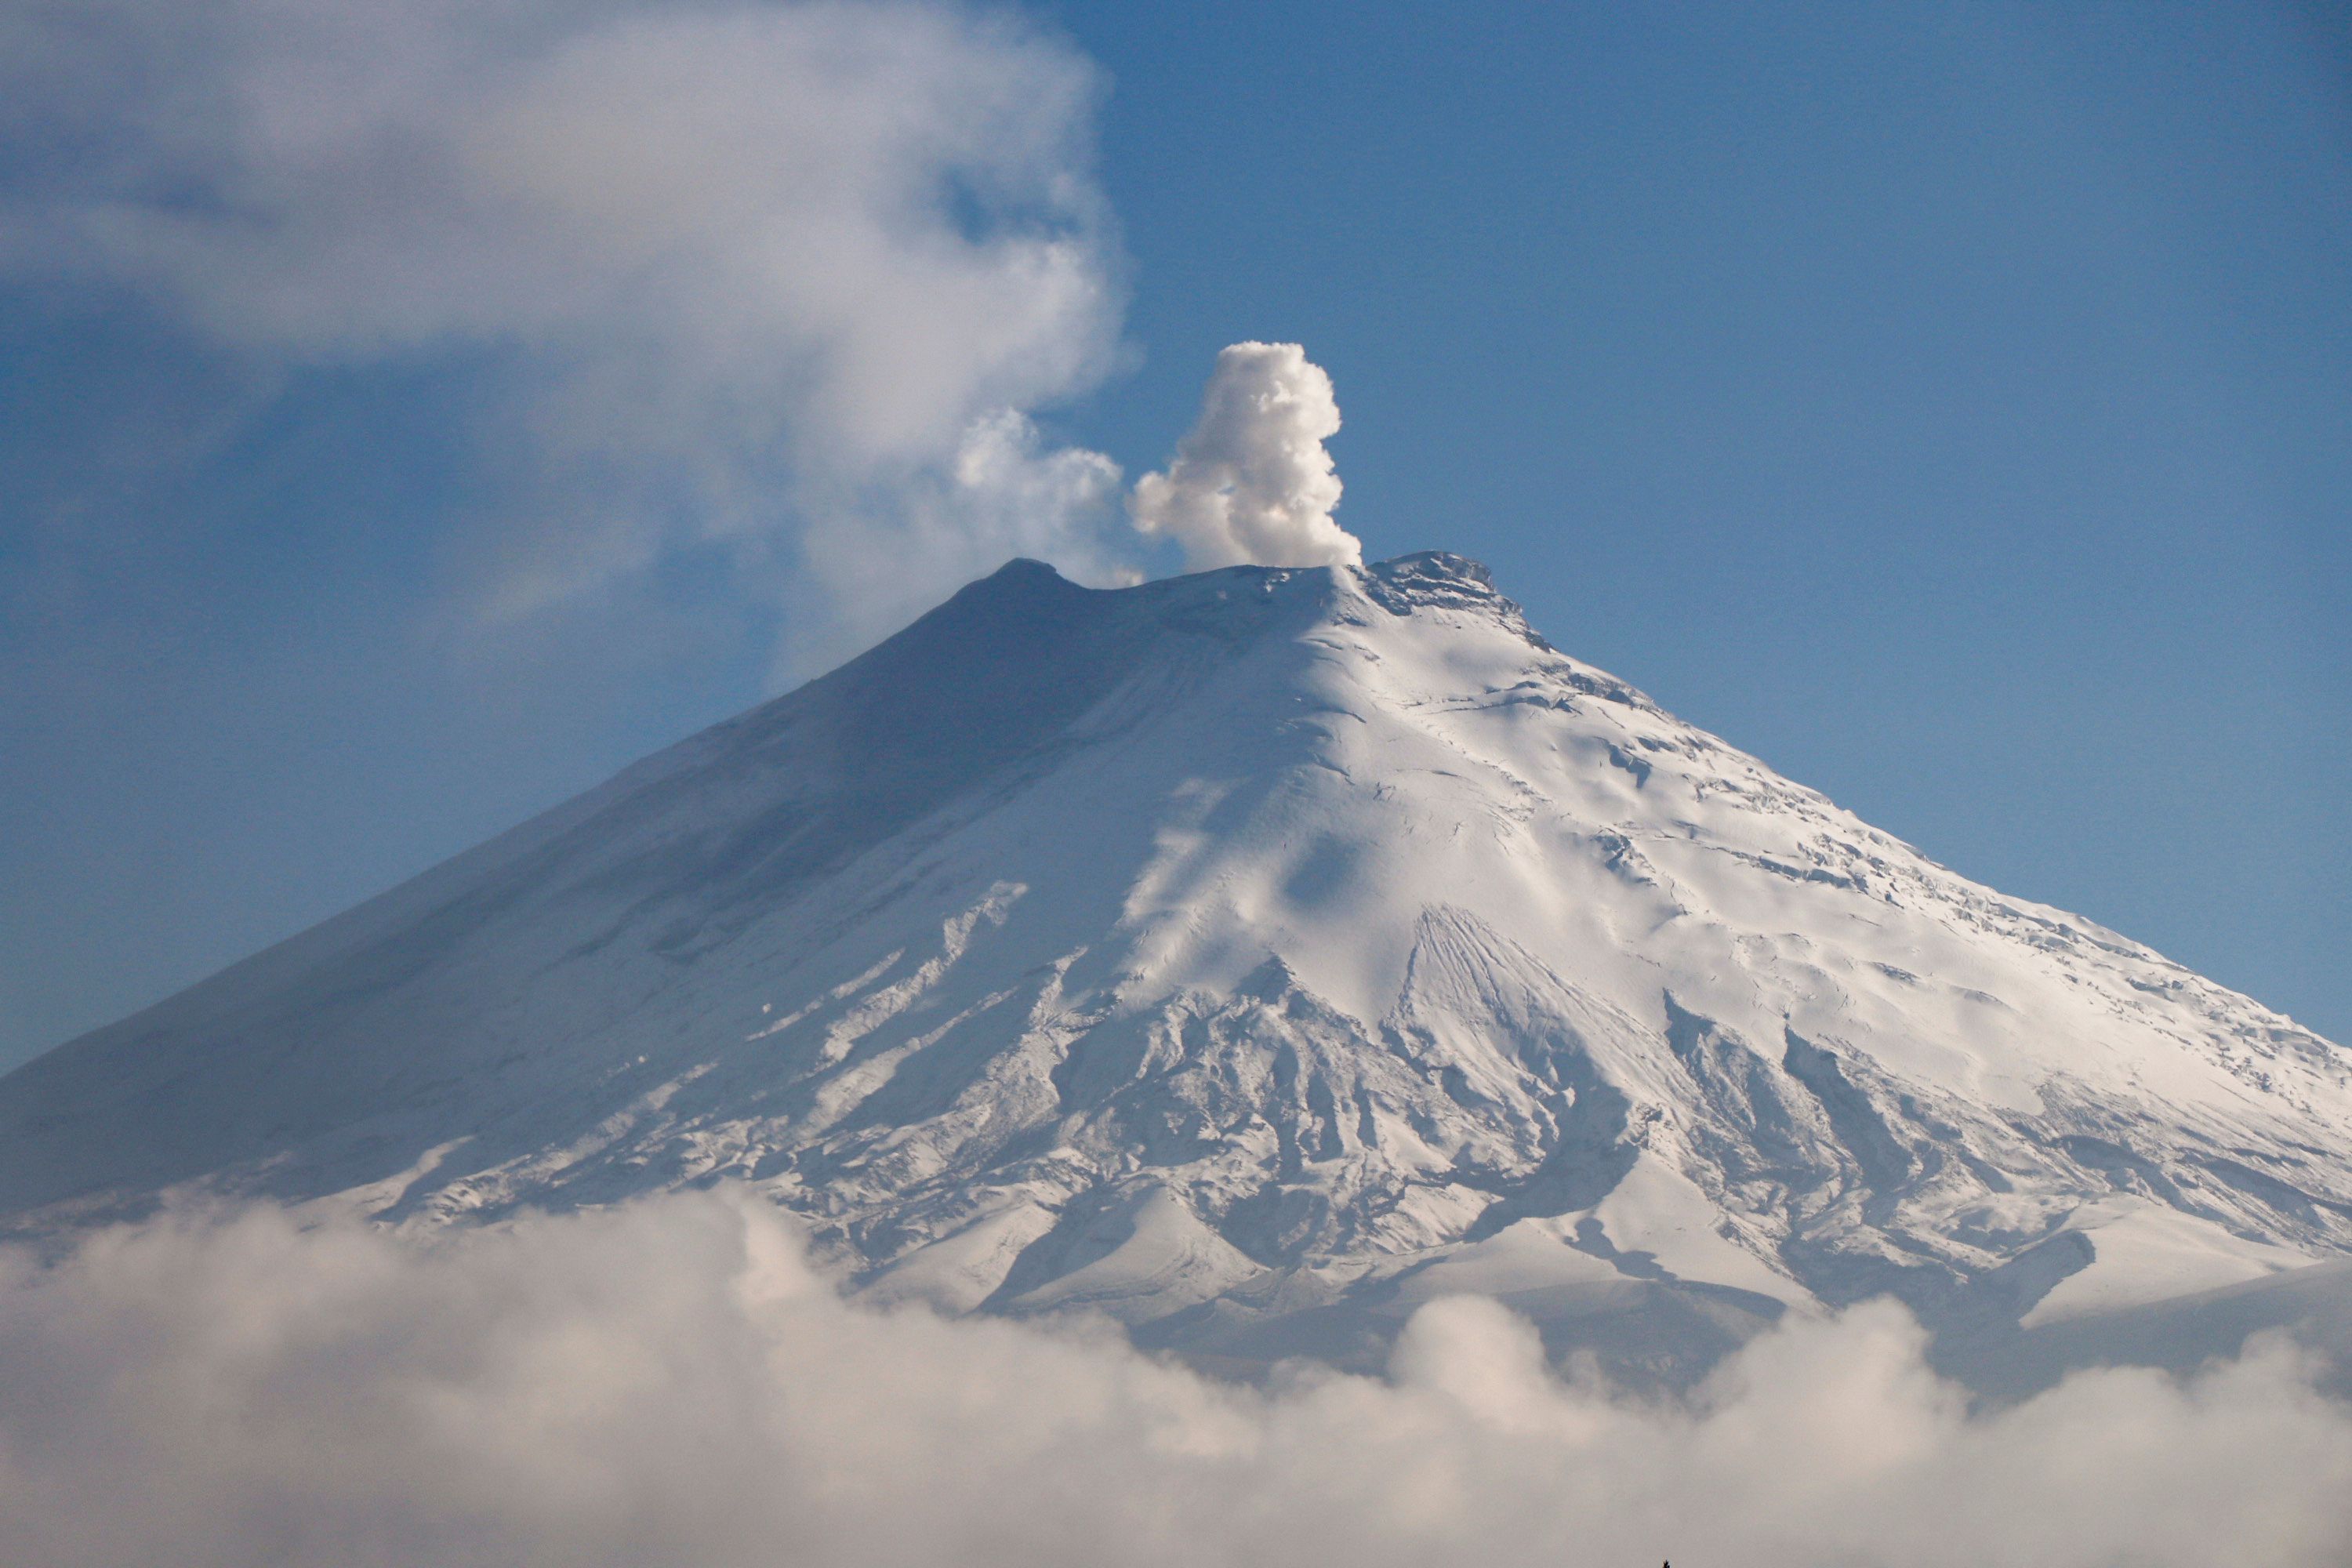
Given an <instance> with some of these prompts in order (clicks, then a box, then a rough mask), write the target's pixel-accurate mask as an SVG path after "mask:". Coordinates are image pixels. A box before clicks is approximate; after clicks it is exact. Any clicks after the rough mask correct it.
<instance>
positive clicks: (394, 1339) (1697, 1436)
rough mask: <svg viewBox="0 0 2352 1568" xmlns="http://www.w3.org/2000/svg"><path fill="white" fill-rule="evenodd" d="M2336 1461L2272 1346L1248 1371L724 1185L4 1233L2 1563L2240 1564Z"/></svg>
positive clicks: (1510, 1359) (1444, 1348) (1916, 1338)
mask: <svg viewBox="0 0 2352 1568" xmlns="http://www.w3.org/2000/svg"><path fill="white" fill-rule="evenodd" d="M2347 1484H2352V1415H2347V1411H2346V1410H2345V1409H2344V1408H2343V1407H2341V1406H2338V1405H2332V1404H2330V1403H2328V1402H2326V1401H2325V1400H2323V1399H2321V1398H2320V1397H2319V1396H2317V1395H2315V1394H2312V1393H2311V1392H2310V1391H2309V1389H2308V1388H2307V1387H2306V1386H2305V1383H2304V1382H2303V1380H2302V1378H2301V1376H2300V1373H2299V1370H2298V1368H2297V1367H2296V1365H2295V1364H2294V1362H2293V1361H2292V1360H2291V1359H2290V1358H2288V1357H2286V1356H2284V1354H2282V1353H2279V1352H2264V1353H2258V1354H2255V1355H2252V1356H2251V1357H2249V1358H2248V1359H2247V1360H2245V1361H2243V1362H2241V1363H2235V1364H2230V1365H2224V1366H2220V1367H2217V1368H2215V1369H2213V1370H2211V1371H2210V1372H2208V1373H2205V1374H2204V1375H2202V1376H2200V1377H2199V1378H2198V1379H2196V1380H2194V1381H2192V1382H2189V1383H2188V1384H2180V1383H2177V1382H2174V1381H2172V1380H2170V1379H2168V1378H2166V1377H2164V1376H2161V1375H2158V1374H2155V1373H2131V1372H2108V1373H2092V1374H2085V1375H2081V1376H2078V1377H2076V1378H2075V1379H2074V1380H2073V1381H2071V1382H2069V1383H2067V1384H2063V1385H2062V1386H2061V1387H2060V1388H2058V1389H2056V1390H2053V1391H2052V1392H2050V1393H2048V1394H2043V1395H2042V1396H2040V1397H2038V1398H2036V1399H2034V1400H2032V1401H2031V1402H2029V1403H2026V1404H2024V1405H2018V1406H2015V1407H2012V1408H2010V1409H2007V1410H2004V1411H2000V1412H1998V1413H1994V1414H1986V1415H1971V1414H1970V1413H1969V1411H1968V1410H1967V1409H1966V1408H1965V1406H1964V1403H1963V1401H1962V1400H1961V1399H1960V1398H1959V1397H1958V1394H1957V1393H1956V1392H1955V1391H1954V1390H1952V1389H1951V1388H1949V1387H1948V1386H1947V1385H1944V1384H1939V1383H1937V1381H1936V1380H1935V1379H1934V1378H1933V1377H1932V1376H1931V1375H1930V1374H1929V1373H1927V1370H1926V1369H1925V1367H1924V1366H1923V1364H1922V1363H1921V1359H1920V1335H1919V1332H1918V1331H1917V1329H1916V1326H1915V1325H1914V1324H1913V1323H1912V1322H1911V1321H1909V1320H1908V1319H1907V1318H1906V1316H1905V1315H1904V1314H1903V1313H1902V1312H1901V1311H1900V1310H1896V1309H1894V1308H1892V1307H1885V1306H1874V1307H1866V1308H1864V1309H1861V1310H1856V1311H1854V1312H1852V1313H1849V1314H1847V1315H1846V1316H1845V1317H1843V1319H1842V1320H1839V1321H1834V1322H1816V1323H1806V1324H1801V1325H1798V1326H1795V1327H1792V1328H1790V1329H1788V1330H1785V1331H1780V1332H1777V1333H1774V1334H1771V1335H1769V1336H1767V1337H1766V1338H1764V1339H1763V1340H1760V1341H1759V1342H1756V1343H1755V1344H1754V1345H1753V1346H1751V1347H1750V1348H1749V1349H1748V1351H1747V1352H1744V1353H1743V1354H1741V1355H1740V1356H1739V1357H1738V1358H1737V1359H1736V1360H1735V1361H1734V1362H1733V1363H1731V1364H1730V1365H1729V1366H1727V1368H1726V1369H1725V1371H1724V1372H1723V1373H1722V1374H1721V1375H1720V1376H1719V1377H1718V1378H1717V1381H1715V1382H1714V1383H1713V1384H1709V1385H1708V1386H1707V1387H1706V1389H1705V1390H1703V1391H1702V1393H1701V1394H1700V1395H1699V1396H1698V1397H1697V1399H1696V1401H1695V1402H1694V1403H1692V1404H1690V1405H1653V1404H1644V1403H1642V1402H1638V1401H1634V1400H1631V1399H1626V1398H1622V1397H1614V1396H1612V1395H1611V1394H1608V1393H1606V1392H1605V1391H1602V1390H1601V1389H1598V1388H1596V1387H1591V1386H1587V1385H1582V1384H1576V1383H1570V1382H1562V1381H1560V1380H1559V1379H1558V1378H1556V1377H1555V1376H1554V1375H1553V1374H1552V1373H1550V1372H1549V1370H1548V1369H1547V1368H1546V1367H1545V1366H1544V1365H1543V1363H1542V1359H1541V1352H1540V1349H1539V1347H1538V1343H1537V1341H1536V1339H1535V1336H1534V1334H1533V1332H1532V1331H1531V1330H1529V1329H1528V1327H1527V1325H1526V1324H1524V1323H1523V1322H1521V1321H1518V1320H1517V1319H1515V1318H1513V1317H1511V1316H1510V1315H1509V1314H1508V1313H1507V1312H1506V1311H1504V1310H1502V1309H1500V1308H1499V1307H1497V1306H1496V1305H1494V1304H1493V1303H1491V1302H1487V1301H1483V1300H1463V1299H1456V1300H1445V1301H1440V1302H1437V1303H1434V1304H1433V1305H1431V1306H1429V1307H1426V1308H1424V1309H1423V1310H1422V1311H1421V1313H1420V1314H1419V1315H1418V1316H1417V1317H1416V1318H1415V1319H1414V1320H1413V1321H1412V1324H1411V1325H1410V1326H1409V1328H1408V1330H1407V1331H1406V1333H1405V1335H1404V1337H1403V1339H1402V1342H1401V1343H1400V1344H1399V1346H1398V1349H1397V1352H1396V1353H1395V1357H1394V1361H1393V1365H1392V1373H1391V1378H1390V1379H1389V1380H1387V1381H1385V1382H1381V1381H1373V1380H1368V1379H1362V1378H1351V1377H1343V1376H1339V1375H1335V1374H1331V1373H1318V1372H1315V1371H1312V1370H1296V1371H1294V1372H1292V1373H1289V1374H1287V1375H1284V1376H1280V1377H1277V1379H1276V1381H1275V1383H1274V1384H1273V1385H1272V1386H1271V1387H1269V1388H1267V1389H1265V1390H1250V1389H1244V1388H1237V1387H1234V1386H1230V1385H1224V1384H1216V1383H1213V1382H1210V1381H1207V1380H1204V1379H1202V1378H1201V1377H1198V1376H1196V1375H1194V1374H1192V1373H1188V1372H1186V1371H1183V1370H1181V1369H1179V1368H1176V1367H1172V1366H1170V1365H1166V1364H1162V1363H1157V1362H1154V1361H1151V1360H1150V1359H1147V1358H1145V1357H1143V1356H1140V1355H1138V1354H1136V1353H1135V1352H1132V1351H1130V1350H1129V1349H1127V1348H1126V1347H1125V1345H1124V1344H1123V1343H1122V1342H1119V1341H1118V1340H1117V1339H1116V1338H1115V1337H1113V1336H1110V1335H1108V1334H1107V1333H1102V1332H1096V1333H1093V1334H1087V1333H1070V1332H1054V1331H1045V1330H1042V1329H1037V1328H1029V1327H1022V1326H1018V1325H1013V1324H1009V1323H1004V1322H999V1321H943V1320H941V1319H939V1318H936V1317H934V1316H931V1315H930V1314H929V1313H927V1312H924V1311H920V1310H893V1311H887V1312H885V1311H877V1310H866V1309H860V1308H857V1307H854V1306H851V1305H847V1304H845V1303H844V1302H843V1301H841V1300H839V1299H837V1298H836V1297H835V1295H834V1294H833V1293H832V1292H831V1291H830V1290H829V1289H827V1288H826V1287H825V1286H824V1283H823V1282H822V1280H820V1279H818V1278H816V1277H815V1276H814V1275H813V1274H812V1273H811V1271H810V1270H809V1269H808V1268H807V1267H806V1266H805V1265H804V1264H803V1262H802V1260H801V1256H800V1253H799V1251H798V1249H797V1248H796V1247H795V1246H794V1245H793V1240H792V1237H791V1233H790V1232H789V1230H788V1229H787V1228H786V1226H785V1225H784V1223H783V1221H782V1219H781V1218H780V1217H779V1216H778V1215H776V1214H775V1213H774V1212H773V1211H772V1210H769V1209H767V1208H765V1207H764V1206H763V1205H759V1204H757V1203H756V1202H754V1201H751V1200H750V1199H748V1198H742V1197H738V1196H734V1195H730V1194H719V1195H712V1194H696V1195H688V1196H677V1197H670V1198H664V1199H657V1200H653V1201H649V1202H646V1203H641V1204H637V1205H631V1206H628V1207H625V1208H622V1209H619V1210H615V1211H612V1212H608V1213H604V1214H593V1215H579V1216H573V1217H566V1218H553V1219H550V1218H526V1219H524V1220H522V1221H520V1222H518V1223H516V1224H513V1225H511V1226H506V1227H504V1228H500V1229H496V1230H480V1231H474V1232H469V1233H465V1234H458V1235H443V1236H440V1237H430V1238H423V1237H405V1238H404V1237H399V1236H396V1235H394V1234H390V1233H387V1232H383V1231H376V1230H369V1229H366V1228H363V1227H362V1226H358V1225H356V1224H354V1223H351V1222H327V1223H320V1221H319V1220H318V1218H317V1217H316V1216H315V1215H297V1214H289V1213H285V1212H280V1211H275V1210H268V1209H263V1210H257V1211H252V1212H248V1213H246V1214H243V1215H238V1216H236V1217H233V1218H231V1219H230V1220H228V1221H227V1222H226V1223H224V1224H220V1225H216V1226H206V1225H200V1224H192V1223H186V1222H181V1221H175V1220H169V1219H167V1220H163V1221H159V1222H156V1223H152V1224H149V1225H146V1226H137V1227H132V1228H129V1229H124V1230H117V1231H113V1232H110V1233H107V1234H104V1235H102V1236H100V1237H98V1238H96V1239H95V1240H93V1241H91V1242H89V1243H88V1244H87V1245H86V1246H84V1247H82V1248H81V1249H80V1250H79V1253H77V1254H76V1255H74V1256H72V1257H71V1258H68V1260H66V1261H64V1262H62V1263H60V1264H58V1265H56V1266H53V1267H44V1266H42V1265H40V1264H37V1262H35V1261H34V1260H33V1259H32V1258H30V1257H29V1256H26V1255H24V1254H21V1253H0V1561H6V1562H10V1563H41V1564H45V1565H52V1568H71V1565H76V1564H84V1563H88V1564H98V1563H107V1564H111V1563H133V1562H149V1563H153V1562H169V1563H175V1564H181V1565H185V1568H204V1565H207V1564H216V1563H217V1564H227V1563H255V1562H264V1561H266V1562H272V1563H293V1564H303V1563H337V1564H366V1563H411V1562H432V1563H441V1564H456V1565H461V1564H471V1563H566V1564H598V1563H616V1564H617V1563H630V1564H646V1563H697V1564H712V1565H724V1564H733V1563H744V1564H751V1563H761V1564H773V1563H794V1564H797V1565H802V1568H830V1565H835V1564H838V1565H840V1568H851V1565H856V1568H869V1565H871V1564H877V1563H882V1564H890V1565H893V1568H963V1565H965V1564H969V1563H974V1562H986V1563H1021V1564H1031V1563H1034V1564H1064V1563H1066V1564H1070V1565H1072V1568H1077V1565H1079V1564H1085V1565H1087V1568H1179V1565H1181V1568H1195V1565H1197V1564H1200V1563H1266V1562H1286V1561H1298V1560H1313V1561H1318V1562H1336V1563H1348V1564H1350V1565H1351V1568H1391V1565H1393V1568H1422V1565H1423V1564H1426V1563H1430V1562H1433V1561H1444V1562H1455V1561H1461V1562H1478V1563H1494V1564H1496V1565H1497V1568H1519V1565H1522V1564H1524V1565H1526V1568H1538V1565H1541V1568H1559V1565H1560V1564H1570V1565H1573V1564H1579V1563H1595V1564H1600V1563H1654V1562H1658V1561H1661V1560H1664V1559H1666V1558H1672V1559H1673V1560H1674V1561H1675V1562H1678V1563H1700V1564H1705V1563H1740V1564H1743V1565H1744V1568H1797V1565H1800V1564H1802V1565H1807V1568H1813V1565H1819V1564H1824V1563H1855V1564H1861V1563H1903V1564H1906V1565H1918V1568H1946V1565H1948V1568H1962V1565H1966V1568H1979V1565H1980V1564H1982V1563H2035V1564H2037V1565H2041V1568H2073V1565H2077V1564H2079V1565H2082V1568H2091V1565H2094V1564H2098V1565H2105V1564H2112V1563H2134V1564H2140V1565H2148V1568H2167V1565H2172V1564H2179V1565H2181V1568H2189V1565H2191V1564H2194V1565H2196V1568H2207V1565H2209V1564H2210V1563H2231V1564H2242V1565H2245V1568H2264V1565H2269V1564H2280V1565H2284V1564H2290V1563H2292V1564H2298V1565H2300V1564H2305V1563H2321V1562H2340V1561H2344V1560H2346V1558H2347V1554H2352V1515H2347V1512H2346V1510H2344V1508H2343V1506H2342V1498H2343V1496H2344V1492H2345V1489H2346V1487H2347Z"/></svg>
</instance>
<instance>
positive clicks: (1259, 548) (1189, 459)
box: [1128, 342, 1364, 570]
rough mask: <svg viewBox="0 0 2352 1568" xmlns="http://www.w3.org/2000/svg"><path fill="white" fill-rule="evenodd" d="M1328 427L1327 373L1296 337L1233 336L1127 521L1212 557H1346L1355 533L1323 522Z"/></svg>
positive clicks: (1271, 560) (1334, 494)
mask: <svg viewBox="0 0 2352 1568" xmlns="http://www.w3.org/2000/svg"><path fill="white" fill-rule="evenodd" d="M1338 433H1339V402H1338V400H1337V399H1336V398H1335V397H1334V396H1333V395H1332V393H1331V378H1330V377H1329V376H1328V375H1327V374H1324V371H1323V367H1322V366H1320V365H1318V364H1315V363H1312V362H1310V361H1309V360H1308V359H1307V352H1306V350H1304V349H1303V348H1301V347H1300V346H1299V345H1298V344H1297V343H1260V342H1247V343H1235V344H1234V345H1233V346H1232V347H1231V348H1228V349H1226V350H1224V351H1223V353H1219V354H1218V355H1217V367H1216V370H1215V372H1214V374H1212V375H1211V376H1210V378H1209V389H1208V391H1207V393H1206V394H1205V395H1203V396H1202V400H1201V417H1200V420H1199V422H1198V423H1197V424H1195V425H1194V426H1192V433H1191V434H1190V435H1188V436H1186V437H1184V440H1183V443H1182V444H1181V446H1179V447H1177V449H1176V460H1175V461H1174V462H1172V463H1171V464H1169V465H1168V470H1167V472H1165V473H1156V474H1146V475H1144V476H1143V478H1142V479H1140V480H1139V481H1138V482H1137V484H1136V487H1135V493H1134V495H1133V497H1132V498H1131V499H1130V500H1129V504H1128V510H1129V515H1130V516H1131V517H1133V518H1134V520H1135V526H1136V527H1137V528H1139V529H1140V530H1142V531H1144V532H1145V533H1146V534H1153V535H1165V536H1166V537H1168V538H1171V539H1173V540H1175V541H1176V542H1178V543H1180V544H1181V545H1182V546H1183V547H1184V558H1185V560H1186V561H1187V562H1188V563H1191V564H1192V567H1193V568H1194V569H1195V570H1200V569H1205V568H1209V567H1215V566H1240V565H1244V564H1247V565H1257V566H1343V565H1344V566H1353V565H1356V564H1358V563H1360V562H1362V560H1363V558H1364V552H1363V547H1362V546H1361V545H1360V544H1359V543H1358V542H1357V540H1356V536H1355V535H1353V534H1351V533H1349V532H1348V531H1347V530H1345V529H1343V528H1341V527H1340V526H1339V524H1338V523H1336V522H1334V521H1331V510H1332V509H1333V508H1334V507H1336V506H1338V505H1339V488H1340V487H1339V474H1338V473H1337V472H1336V471H1335V470H1334V468H1333V466H1332V462H1331V454H1330V452H1329V451H1328V449H1326V448H1325V447H1324V445H1323V443H1324V442H1325V441H1327V440H1328V439H1329V438H1330V437H1332V436H1334V435H1337V434H1338Z"/></svg>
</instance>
